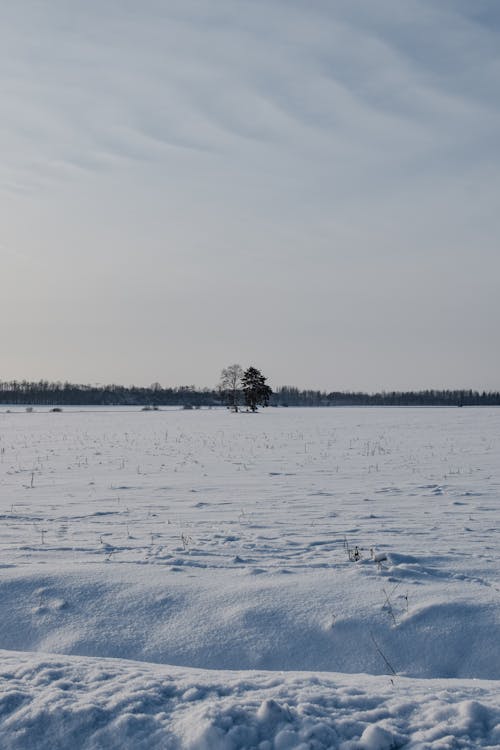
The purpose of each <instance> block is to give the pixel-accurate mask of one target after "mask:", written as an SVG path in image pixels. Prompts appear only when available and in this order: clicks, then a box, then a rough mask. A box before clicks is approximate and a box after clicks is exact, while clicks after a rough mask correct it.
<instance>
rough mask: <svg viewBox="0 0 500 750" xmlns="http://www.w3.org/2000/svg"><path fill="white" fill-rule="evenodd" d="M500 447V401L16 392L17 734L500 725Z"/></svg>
mask: <svg viewBox="0 0 500 750" xmlns="http://www.w3.org/2000/svg"><path fill="white" fill-rule="evenodd" d="M499 447H500V410H496V409H493V408H492V409H487V408H483V409H390V408H387V409H373V408H372V409H370V408H365V409H361V408H360V409H354V408H352V409H317V410H313V409H309V410H308V409H268V410H265V411H263V412H261V413H259V414H256V415H246V414H229V413H228V412H226V411H225V410H217V409H213V410H200V411H182V410H162V411H159V412H141V411H140V410H139V409H135V410H134V409H128V410H127V409H107V410H106V409H102V410H90V409H88V410H77V409H73V410H69V409H65V410H64V411H63V412H62V413H50V412H49V411H48V409H47V410H42V409H36V410H35V411H33V412H32V413H26V412H25V411H24V410H22V409H11V411H10V413H7V412H5V411H4V412H2V413H0V551H1V557H0V601H1V602H2V617H1V619H0V648H1V649H3V651H1V652H0V680H1V684H0V747H2V748H23V749H24V748H35V747H36V748H37V750H38V748H41V749H43V748H47V749H48V748H50V750H54V749H55V748H73V747H74V748H103V749H104V748H115V747H116V748H120V749H122V748H124V749H125V750H127V749H128V748H134V750H136V749H137V748H193V749H195V748H196V749H199V750H201V749H202V748H235V749H237V748H259V749H260V750H266V748H267V749H268V750H274V749H275V750H279V749H280V748H293V747H297V748H311V750H316V749H318V750H319V749H320V748H330V747H331V748H336V747H341V748H343V749H344V750H354V749H355V748H357V749H358V750H361V749H364V750H384V749H385V748H387V749H388V748H395V747H404V748H412V749H414V748H421V749H423V748H432V749H433V750H438V749H439V750H444V749H445V748H450V750H451V748H461V747H464V748H469V747H488V748H500V697H499V694H500V690H499V687H500V683H499V682H498V681H499V680H500V649H499V646H498V644H499V643H500V605H499V589H500V583H499V580H498V579H499V571H500V556H499V548H498V507H499V506H498V499H499V488H500V481H499V474H498V455H499ZM356 549H357V552H356Z"/></svg>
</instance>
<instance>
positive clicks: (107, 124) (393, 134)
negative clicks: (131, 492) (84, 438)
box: [0, 0, 500, 391]
mask: <svg viewBox="0 0 500 750" xmlns="http://www.w3.org/2000/svg"><path fill="white" fill-rule="evenodd" d="M0 85H1V97H0V150H1V154H2V158H1V159H0V211H1V221H0V258H1V266H0V268H1V276H0V279H1V292H0V345H1V352H0V380H10V379H13V378H18V379H22V378H26V379H28V380H31V379H36V380H38V379H40V378H48V379H51V380H70V381H72V382H79V383H109V382H116V383H123V384H132V383H135V384H137V385H148V384H150V383H153V382H156V381H158V382H160V383H161V384H162V385H181V384H194V385H196V386H199V387H205V386H207V387H212V386H214V385H215V384H216V383H217V382H218V380H219V375H220V371H221V369H222V368H223V367H225V366H227V365H229V364H231V363H233V362H239V363H240V364H241V365H243V366H244V367H247V366H249V365H254V366H256V367H258V368H259V369H261V370H262V372H263V373H264V375H266V376H267V377H268V378H269V382H270V384H271V385H273V386H278V385H282V384H294V385H297V386H299V387H305V388H321V389H327V390H344V389H356V390H360V389H361V390H368V391H375V390H382V389H386V390H389V389H391V390H392V389H407V388H412V389H417V388H428V387H446V388H461V387H471V388H479V389H483V388H484V389H497V390H498V389H500V347H499V346H498V328H499V324H500V95H499V92H500V3H498V2H497V0H440V2H436V0H377V2H376V3H375V2H373V1H372V0H141V2H137V0H106V2H102V1H101V0H86V1H85V2H81V0H22V1H21V2H16V3H2V4H1V5H0Z"/></svg>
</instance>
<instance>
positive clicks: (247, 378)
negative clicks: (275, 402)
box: [241, 367, 272, 411]
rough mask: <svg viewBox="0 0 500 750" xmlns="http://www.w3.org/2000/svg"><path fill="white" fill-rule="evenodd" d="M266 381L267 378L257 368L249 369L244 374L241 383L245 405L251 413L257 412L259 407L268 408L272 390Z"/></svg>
mask: <svg viewBox="0 0 500 750" xmlns="http://www.w3.org/2000/svg"><path fill="white" fill-rule="evenodd" d="M266 380H267V378H265V377H264V376H263V374H262V373H261V372H260V370H257V369H256V368H255V367H249V368H248V370H245V372H244V373H243V377H242V379H241V383H242V389H243V394H244V396H245V404H246V405H247V406H248V407H249V409H250V410H251V411H257V407H258V406H259V405H261V406H267V405H268V403H269V397H270V396H271V394H272V390H271V388H270V387H269V386H268V385H267V384H266Z"/></svg>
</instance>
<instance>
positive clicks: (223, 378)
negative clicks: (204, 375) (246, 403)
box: [219, 364, 243, 411]
mask: <svg viewBox="0 0 500 750" xmlns="http://www.w3.org/2000/svg"><path fill="white" fill-rule="evenodd" d="M242 377H243V368H242V366H241V365H237V364H235V365H229V367H225V368H224V369H223V370H222V372H221V374H220V384H219V388H220V390H221V391H222V393H223V395H224V398H225V400H226V403H227V405H228V406H229V407H230V408H231V409H232V410H233V411H238V405H239V402H240V388H241V379H242Z"/></svg>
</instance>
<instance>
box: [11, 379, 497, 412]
mask: <svg viewBox="0 0 500 750" xmlns="http://www.w3.org/2000/svg"><path fill="white" fill-rule="evenodd" d="M0 403H1V404H12V405H16V404H17V405H24V404H26V405H34V406H37V405H38V406H64V405H67V406H192V407H195V408H196V407H201V406H222V405H224V404H225V396H224V394H223V393H221V391H220V390H218V389H215V388H214V389H209V388H205V389H197V388H195V387H194V386H187V385H186V386H179V387H177V388H163V387H162V386H161V385H160V384H159V383H154V384H153V385H152V386H150V387H149V388H144V387H139V386H134V385H132V386H123V385H103V386H100V385H75V384H74V383H59V382H58V383H50V382H48V381H46V380H40V381H38V382H28V381H26V380H22V381H16V380H11V381H9V382H1V381H0ZM269 403H270V405H271V406H500V392H496V391H495V392H491V391H489V392H487V391H482V392H479V391H473V390H460V391H444V390H426V391H390V392H381V393H356V392H349V391H342V392H341V391H332V392H331V393H327V392H326V391H312V390H300V389H299V388H295V387H293V386H280V387H279V388H277V389H276V390H275V391H274V393H273V394H272V396H271V398H270V402H269Z"/></svg>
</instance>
